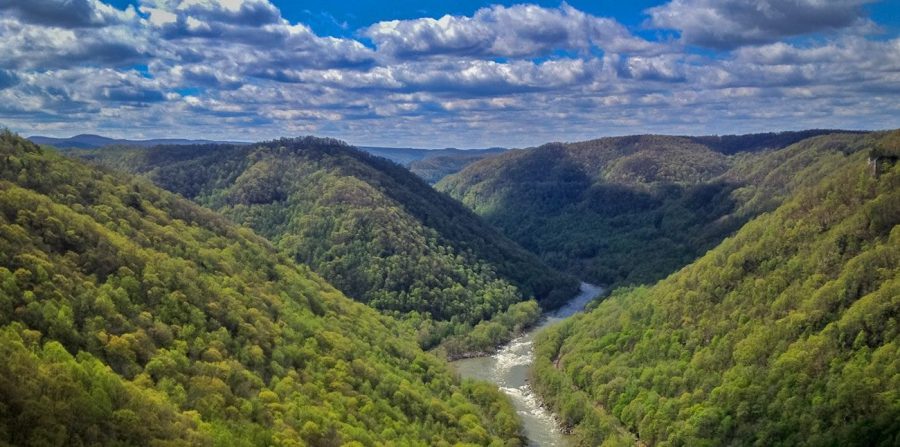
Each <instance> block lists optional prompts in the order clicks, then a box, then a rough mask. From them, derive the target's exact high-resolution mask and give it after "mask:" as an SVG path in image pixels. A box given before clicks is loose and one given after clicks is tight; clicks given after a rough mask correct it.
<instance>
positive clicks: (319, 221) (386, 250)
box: [80, 137, 577, 354]
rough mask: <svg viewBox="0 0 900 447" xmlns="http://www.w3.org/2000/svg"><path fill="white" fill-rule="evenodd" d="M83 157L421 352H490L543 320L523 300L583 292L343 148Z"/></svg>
mask: <svg viewBox="0 0 900 447" xmlns="http://www.w3.org/2000/svg"><path fill="white" fill-rule="evenodd" d="M80 155H82V156H86V157H87V158H89V159H91V160H93V161H96V162H100V163H103V164H104V165H106V166H110V167H113V168H117V169H127V170H130V171H132V172H136V173H140V174H143V175H145V176H146V177H147V178H149V179H151V180H152V181H153V182H155V183H157V184H158V185H159V186H162V187H163V188H165V189H168V190H170V191H173V192H177V193H179V194H182V195H184V196H185V197H188V198H191V199H193V200H195V201H197V202H198V203H200V204H202V205H205V206H207V207H209V208H212V209H214V210H217V211H220V212H221V213H222V214H224V215H225V216H227V217H229V218H230V219H232V220H233V221H235V222H237V223H240V224H243V225H246V226H248V227H250V228H252V229H253V230H254V231H256V232H257V233H258V234H260V235H262V236H265V237H267V238H268V239H269V240H271V241H272V242H273V244H274V245H275V246H276V247H278V248H279V249H280V251H281V252H282V253H285V254H287V255H289V256H290V257H292V258H294V259H295V260H297V261H298V262H300V263H304V264H307V265H309V266H310V267H311V268H312V269H313V270H314V271H316V272H317V273H319V274H320V275H322V276H323V277H324V278H325V279H326V280H328V281H329V282H330V283H332V284H334V285H335V286H336V287H337V288H338V289H340V290H341V291H343V292H344V293H345V294H347V295H348V296H350V297H352V298H354V299H356V300H358V301H361V302H364V303H368V304H370V305H371V306H373V307H375V308H377V309H380V310H382V311H384V312H386V313H388V314H390V315H394V316H397V317H401V318H404V319H406V320H407V321H408V322H411V323H412V324H414V325H415V327H416V328H417V329H418V331H419V340H420V343H421V344H422V346H423V347H426V348H431V347H433V346H435V345H437V344H438V343H440V342H441V341H442V340H443V341H444V347H445V348H447V350H448V351H450V353H451V354H459V353H463V352H465V351H472V350H474V351H480V350H486V349H490V348H493V347H494V346H496V345H497V344H498V343H499V342H500V341H503V340H506V339H509V338H510V337H511V335H512V334H513V333H515V331H516V330H518V329H519V328H521V327H522V326H523V325H526V324H528V323H530V322H532V321H533V320H534V319H535V318H537V315H538V309H537V307H536V306H535V305H534V303H528V302H527V300H529V299H531V298H537V300H538V302H540V303H541V305H542V306H544V307H554V306H556V305H559V304H561V303H562V302H564V301H565V300H566V299H568V298H569V297H571V296H572V295H573V294H574V293H575V292H576V291H577V281H575V280H574V278H571V277H568V276H566V275H563V274H560V273H559V272H557V271H554V270H552V269H550V268H548V267H546V266H545V265H544V264H543V263H542V262H541V261H540V260H539V259H538V258H537V257H535V256H534V255H532V254H531V253H528V252H526V251H525V250H523V249H522V248H520V247H518V246H517V245H516V244H515V243H513V242H512V241H510V240H509V239H506V238H505V237H503V236H501V235H500V234H499V233H498V232H497V231H496V230H494V229H492V228H491V227H490V226H488V225H486V224H485V223H484V222H482V221H481V219H480V218H479V217H478V216H476V215H475V214H473V213H472V212H471V211H469V210H468V209H466V208H465V207H464V206H462V205H460V204H459V203H458V202H456V201H454V200H453V199H450V198H449V197H446V196H445V195H443V194H440V193H438V192H436V191H434V190H433V189H432V188H431V187H430V186H429V185H428V184H426V183H425V182H423V181H422V180H421V179H419V178H417V177H416V176H414V175H412V174H411V173H410V172H409V171H407V170H406V169H404V168H402V167H401V166H399V165H396V164H394V163H392V162H389V161H387V160H384V159H381V158H378V157H374V156H371V155H369V154H366V153H364V152H361V151H358V150H356V149H354V148H352V147H349V146H348V145H346V144H345V143H342V142H340V141H337V140H333V139H318V138H312V137H306V138H297V139H282V140H276V141H271V142H266V143H258V144H253V145H244V146H232V145H202V146H160V147H155V148H151V149H127V148H122V149H112V148H106V149H101V150H98V151H94V152H88V153H86V154H85V153H80ZM511 306H512V307H511ZM479 323H481V325H480V326H479V327H478V328H477V329H476V330H475V331H474V332H473V326H475V325H478V324H479Z"/></svg>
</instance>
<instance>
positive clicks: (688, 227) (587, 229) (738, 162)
mask: <svg viewBox="0 0 900 447" xmlns="http://www.w3.org/2000/svg"><path fill="white" fill-rule="evenodd" d="M825 132H828V131H804V132H783V133H770V134H755V135H742V136H724V137H716V136H713V137H673V136H655V135H645V136H631V137H616V138H602V139H599V140H592V141H585V142H580V143H568V144H560V143H555V144H547V145H544V146H541V147H538V148H534V149H528V150H521V151H509V152H506V153H504V154H502V155H500V156H496V157H492V158H488V159H485V160H481V161H478V162H476V163H474V164H472V165H469V166H468V167H467V168H466V169H464V170H463V171H462V172H460V173H459V174H456V175H452V176H449V177H447V178H445V179H443V180H442V181H441V182H439V183H438V184H437V188H438V189H439V190H442V191H445V192H447V193H449V194H450V195H451V196H453V197H455V198H457V199H459V200H460V201H462V202H463V203H465V204H466V205H468V206H469V207H470V208H472V209H473V210H474V211H475V212H476V213H478V214H479V215H481V216H482V217H484V218H485V219H486V220H488V222H490V223H492V224H494V225H495V226H497V227H498V228H500V229H501V230H502V231H503V232H504V234H506V235H507V236H509V237H510V238H511V239H513V240H514V241H516V242H518V243H519V244H521V245H522V246H524V247H525V248H528V249H529V250H531V251H532V252H534V253H537V254H539V255H540V256H541V258H542V259H543V260H544V261H545V262H547V263H548V264H550V265H551V266H552V267H556V268H558V269H562V270H565V271H568V272H569V273H572V274H574V275H577V276H579V277H581V278H583V279H585V280H588V281H592V282H596V283H600V284H605V285H611V286H617V285H625V284H644V283H651V282H654V281H656V280H659V279H661V278H664V277H665V276H666V275H668V274H669V273H671V272H673V271H675V270H677V269H679V268H681V267H682V266H684V265H686V264H687V263H689V262H691V261H692V260H694V259H696V258H697V257H698V256H700V255H702V254H703V253H705V252H706V251H707V250H708V249H710V248H712V247H714V246H715V245H716V244H718V243H719V242H720V241H721V240H722V239H723V238H724V237H725V236H727V235H729V234H731V233H733V232H734V231H735V230H737V229H738V228H740V226H741V225H742V224H743V223H745V222H746V221H747V220H749V219H750V218H752V217H753V216H755V215H757V214H759V213H761V212H764V211H768V210H771V209H773V208H774V207H775V206H777V205H778V204H779V203H780V199H781V197H783V195H784V193H785V192H786V190H787V189H789V185H790V184H791V182H792V181H793V177H794V172H795V171H797V170H799V168H801V167H803V166H805V164H806V163H818V161H819V160H820V159H821V157H820V155H824V154H826V153H834V152H839V151H836V150H835V149H834V148H831V147H828V146H827V145H820V147H815V148H807V149H805V150H794V151H788V152H787V153H784V152H783V149H782V150H779V149H781V148H783V147H785V146H787V145H789V144H792V143H796V142H798V141H801V140H803V139H806V138H808V137H811V136H815V135H818V134H822V133H825ZM845 135H846V134H845ZM836 138H841V137H836ZM773 171H774V172H773Z"/></svg>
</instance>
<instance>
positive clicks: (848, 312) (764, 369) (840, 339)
mask: <svg viewBox="0 0 900 447" xmlns="http://www.w3.org/2000/svg"><path fill="white" fill-rule="evenodd" d="M880 137H881V135H878V134H875V135H873V136H852V137H846V136H845V137H840V136H834V137H826V138H817V139H814V140H812V141H808V142H805V143H804V144H801V145H799V146H798V147H795V148H793V149H791V151H793V152H797V153H808V154H812V153H811V152H805V149H809V148H812V147H820V148H821V147H822V146H834V147H835V148H838V149H839V150H838V153H840V152H846V153H847V155H844V154H843V153H842V154H841V155H834V153H833V152H831V151H821V152H818V154H819V155H818V161H817V162H813V163H806V165H807V166H809V167H810V169H812V170H813V171H807V172H806V173H805V174H804V173H801V175H796V176H794V177H795V178H794V180H793V182H794V183H796V185H794V187H793V191H794V192H793V193H792V194H791V195H790V197H789V198H788V199H787V200H786V201H785V202H784V203H783V204H782V205H781V206H780V207H778V208H777V209H776V210H775V211H773V212H771V213H767V214H763V215H762V216H760V217H758V218H756V219H754V220H753V221H751V222H749V223H748V224H747V225H745V226H744V227H743V228H742V229H741V230H740V231H738V232H737V233H736V234H735V235H734V236H733V237H731V238H728V239H726V240H725V241H724V242H722V243H721V244H720V245H719V246H718V247H716V248H715V249H713V250H711V251H710V252H708V253H707V254H706V255H705V256H703V257H701V258H700V259H699V260H697V261H696V262H694V263H693V264H691V265H689V266H687V267H685V268H684V269H682V270H681V271H679V272H677V273H675V274H673V275H671V276H670V277H668V278H667V279H665V280H663V281H660V282H659V283H658V284H656V285H655V286H652V287H647V286H642V287H638V288H631V289H619V290H617V291H616V292H614V293H613V294H612V295H611V296H610V297H608V298H607V299H606V300H604V301H603V302H602V303H600V304H599V305H598V306H597V307H596V308H595V309H593V310H592V311H591V312H589V313H587V314H583V315H580V316H577V317H575V318H572V319H570V320H567V321H565V322H564V323H562V324H560V325H557V326H554V327H551V328H550V329H549V330H548V331H546V332H544V333H542V334H541V335H540V337H539V339H538V341H537V354H536V363H535V371H534V379H535V380H534V385H535V388H536V389H537V390H538V391H539V392H540V393H541V394H542V395H544V396H545V397H546V398H547V399H548V400H549V401H550V402H551V403H552V405H553V407H554V408H556V409H557V410H558V411H559V412H560V414H561V416H562V417H563V419H564V420H565V421H566V422H567V423H569V424H570V425H572V426H574V427H575V432H576V434H577V437H578V439H579V444H581V445H599V444H600V443H601V442H632V443H633V442H634V440H635V439H638V440H640V442H641V443H644V444H647V445H654V444H661V445H861V446H862V445H865V446H876V445H883V446H888V445H897V443H898V442H900V392H898V390H900V324H898V316H900V166H893V167H892V168H891V169H890V170H889V171H886V172H883V173H882V174H881V175H880V176H878V177H876V176H873V175H872V174H871V173H870V171H869V169H868V168H867V167H866V155H867V151H865V150H861V149H864V148H866V147H871V146H872V145H875V144H877V143H878V142H879V141H878V138H880ZM789 152H790V151H789ZM794 155H796V154H794ZM816 166H818V168H816ZM745 168H749V166H745ZM758 168H759V169H761V172H766V175H767V176H769V175H774V176H778V175H780V174H779V173H778V172H777V170H771V169H768V168H765V166H758ZM751 170H752V169H751ZM812 172H817V173H818V174H816V175H811V173H812ZM807 174H810V175H807ZM788 183H791V182H788Z"/></svg>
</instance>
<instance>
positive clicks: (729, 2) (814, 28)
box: [647, 0, 873, 49]
mask: <svg viewBox="0 0 900 447" xmlns="http://www.w3.org/2000/svg"><path fill="white" fill-rule="evenodd" d="M872 1H873V0H828V1H823V0H790V1H784V0H672V1H670V2H669V3H666V4H665V5H662V6H657V7H654V8H650V9H649V10H648V11H647V12H648V13H649V14H650V17H651V18H650V25H651V26H653V27H656V28H671V29H676V30H679V31H680V32H681V38H682V39H683V40H684V41H685V42H686V43H688V44H695V45H701V46H707V47H712V48H724V49H728V48H736V47H740V46H742V45H748V44H760V43H769V42H775V41H778V40H779V39H781V38H784V37H788V36H797V35H803V34H809V33H815V32H828V31H834V30H839V29H844V28H848V27H856V28H861V29H864V30H870V29H871V22H870V21H868V20H867V19H865V17H864V11H863V9H862V5H864V4H866V3H871V2H872Z"/></svg>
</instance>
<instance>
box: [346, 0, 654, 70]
mask: <svg viewBox="0 0 900 447" xmlns="http://www.w3.org/2000/svg"><path fill="white" fill-rule="evenodd" d="M362 34H363V35H364V36H366V37H369V38H371V39H372V41H373V42H374V43H375V45H376V47H377V48H378V50H379V51H381V52H384V53H387V54H391V55H394V56H397V57H401V58H402V57H414V56H430V55H463V56H479V57H536V56H543V55H546V54H549V53H551V52H553V51H555V50H584V51H587V50H589V49H591V48H594V47H597V48H601V49H603V50H605V51H613V52H622V51H648V50H650V49H652V48H653V47H654V46H655V45H654V44H652V43H650V42H648V41H646V40H643V39H641V38H638V37H635V36H633V35H632V34H631V33H630V32H629V31H628V30H627V29H626V28H625V27H624V26H622V25H621V24H620V23H618V22H617V21H615V20H613V19H609V18H604V17H596V16H592V15H589V14H586V13H584V12H582V11H579V10H577V9H575V8H573V7H571V6H569V5H567V4H565V3H564V4H563V5H562V6H560V7H559V8H543V7H540V6H537V5H515V6H510V7H505V6H499V5H497V6H491V7H488V8H482V9H479V10H478V11H476V12H475V14H474V15H473V16H471V17H466V16H451V15H445V16H443V17H441V18H440V19H432V18H421V19H414V20H392V21H385V22H379V23H376V24H374V25H372V26H370V27H368V28H366V29H365V30H363V32H362Z"/></svg>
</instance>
